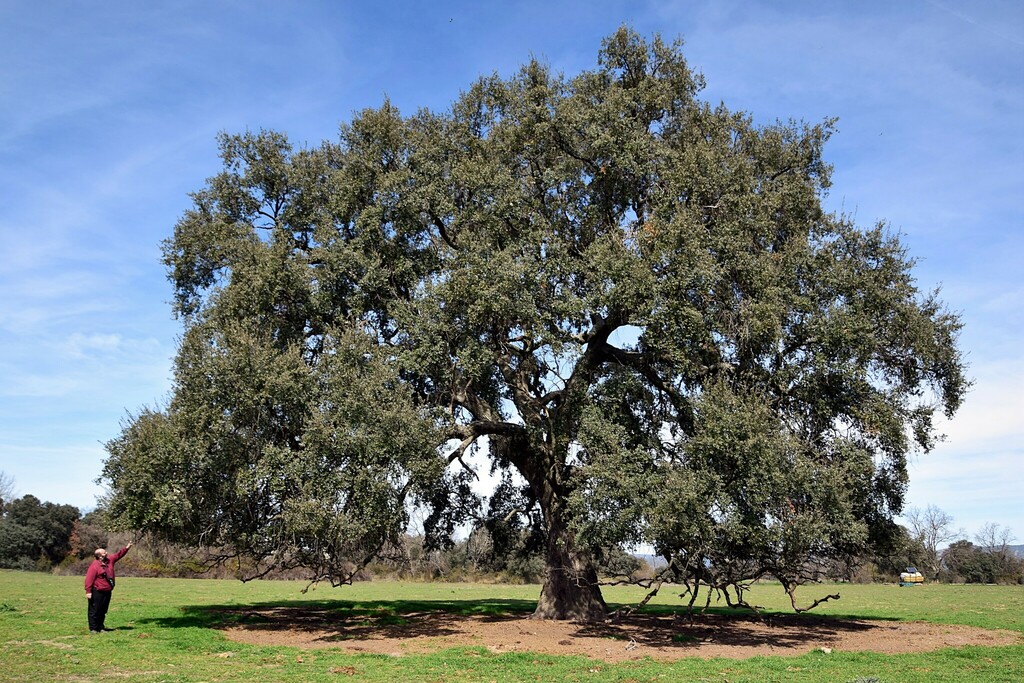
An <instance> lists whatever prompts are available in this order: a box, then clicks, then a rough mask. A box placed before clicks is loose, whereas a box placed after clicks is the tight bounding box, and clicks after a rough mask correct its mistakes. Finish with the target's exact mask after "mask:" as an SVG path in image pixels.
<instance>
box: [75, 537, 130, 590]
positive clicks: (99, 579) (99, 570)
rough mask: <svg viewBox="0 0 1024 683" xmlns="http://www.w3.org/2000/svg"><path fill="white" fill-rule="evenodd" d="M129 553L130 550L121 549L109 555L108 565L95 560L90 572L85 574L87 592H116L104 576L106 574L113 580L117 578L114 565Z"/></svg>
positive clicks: (90, 566)
mask: <svg viewBox="0 0 1024 683" xmlns="http://www.w3.org/2000/svg"><path fill="white" fill-rule="evenodd" d="M127 552H128V548H121V549H120V550H118V551H117V552H116V553H114V554H113V555H107V563H106V564H104V563H102V562H100V561H99V560H93V561H92V564H90V565H89V570H88V571H87V572H85V592H86V593H92V592H93V591H94V590H96V591H112V590H114V587H113V586H111V585H110V582H109V581H107V579H106V578H104V576H103V575H104V574H106V576H107V577H109V578H111V579H113V578H115V577H114V563H115V562H117V561H118V560H120V559H121V558H122V557H124V556H125V553H127ZM104 570H105V571H104Z"/></svg>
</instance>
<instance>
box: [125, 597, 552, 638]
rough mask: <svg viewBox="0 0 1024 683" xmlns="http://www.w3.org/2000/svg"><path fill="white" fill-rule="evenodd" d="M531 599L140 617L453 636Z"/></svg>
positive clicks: (177, 623) (288, 606)
mask: <svg viewBox="0 0 1024 683" xmlns="http://www.w3.org/2000/svg"><path fill="white" fill-rule="evenodd" d="M536 606H537V603H536V602H534V601H532V600H513V599H494V600H360V601H351V600H318V601H306V600H304V601H290V600H280V601H272V602H254V603H250V604H245V605H238V604H232V605H187V606H184V607H182V608H181V614H180V615H177V616H174V617H159V618H154V619H147V620H140V621H139V623H147V622H148V623H152V624H155V625H158V626H162V627H165V628H184V627H198V628H210V629H228V628H239V627H240V628H244V629H246V630H248V631H265V632H273V631H295V630H304V631H310V632H320V633H324V634H325V635H323V636H321V637H320V638H319V640H327V641H330V640H354V639H361V638H369V637H371V636H372V637H385V638H391V637H396V638H397V637H405V638H412V637H417V636H438V635H455V634H458V633H460V630H459V629H458V628H456V627H455V624H457V623H460V622H463V621H465V620H466V619H472V618H478V619H479V618H482V619H487V620H494V619H497V620H501V619H524V618H526V617H528V616H529V615H530V613H532V612H533V610H534V609H535V608H536Z"/></svg>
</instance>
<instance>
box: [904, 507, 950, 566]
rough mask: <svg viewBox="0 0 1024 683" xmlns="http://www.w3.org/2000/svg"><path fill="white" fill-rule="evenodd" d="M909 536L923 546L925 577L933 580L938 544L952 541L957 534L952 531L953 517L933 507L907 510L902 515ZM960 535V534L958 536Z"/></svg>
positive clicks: (937, 562) (937, 561)
mask: <svg viewBox="0 0 1024 683" xmlns="http://www.w3.org/2000/svg"><path fill="white" fill-rule="evenodd" d="M904 516H905V517H906V518H907V525H908V526H909V527H910V533H911V535H912V536H913V537H914V538H916V539H917V540H919V541H920V542H921V544H922V545H924V550H925V556H926V558H927V559H926V562H927V566H926V567H924V569H925V570H926V574H927V576H928V577H929V578H930V579H932V580H934V579H935V578H936V577H937V576H938V574H939V566H940V565H939V544H941V543H946V542H947V541H952V540H954V539H955V538H956V537H957V535H958V532H957V531H954V530H953V516H952V515H951V514H949V513H948V512H946V511H944V510H941V509H940V508H938V507H936V506H935V505H929V506H928V507H927V508H925V509H924V510H922V509H921V508H918V507H912V508H908V509H907V511H906V512H905V513H904ZM960 535H962V534H960Z"/></svg>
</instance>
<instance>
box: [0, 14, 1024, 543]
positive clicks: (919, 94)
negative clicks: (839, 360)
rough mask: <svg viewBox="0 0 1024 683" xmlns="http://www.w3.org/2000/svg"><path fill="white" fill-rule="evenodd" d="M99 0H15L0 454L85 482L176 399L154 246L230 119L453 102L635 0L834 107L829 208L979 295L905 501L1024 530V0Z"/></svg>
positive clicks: (54, 491) (795, 98)
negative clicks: (965, 382)
mask: <svg viewBox="0 0 1024 683" xmlns="http://www.w3.org/2000/svg"><path fill="white" fill-rule="evenodd" d="M370 5H371V3H356V2H327V1H323V2H260V1H256V2H241V1H239V2H209V1H202V2H187V1H185V2H164V3H139V2H122V1H120V0H113V1H108V2H103V3H83V2H59V1H51V2H45V3H43V2H34V1H28V0H13V1H12V0H0V207H2V211H0V470H2V471H4V472H6V473H7V474H8V475H10V476H13V478H14V480H15V484H16V489H17V491H18V493H20V494H27V493H31V494H34V495H36V496H38V497H39V498H41V499H44V500H50V501H54V502H59V503H70V504H73V505H77V506H79V507H81V508H83V509H88V508H92V507H94V506H95V502H96V496H97V495H98V494H99V493H100V492H101V491H100V488H99V487H98V486H97V485H96V484H95V482H94V480H95V479H96V477H97V476H98V475H99V473H100V469H101V467H102V462H103V459H104V457H105V452H104V450H103V446H102V444H103V442H105V441H106V440H108V439H110V438H112V437H114V436H116V435H117V433H118V431H119V424H120V422H121V421H122V420H123V419H124V418H125V416H126V415H127V413H128V412H130V411H136V410H137V409H138V408H140V407H141V406H143V405H154V404H157V403H159V402H160V401H161V400H163V399H164V398H165V397H166V396H167V393H168V391H169V389H170V375H171V370H170V368H171V359H172V357H173V355H174V352H175V346H176V340H177V335H178V334H179V331H180V329H179V326H178V323H177V322H176V321H174V320H173V319H172V317H171V312H170V307H169V305H168V304H167V301H168V300H169V299H170V296H171V290H170V286H169V284H168V282H167V280H166V277H165V273H164V270H163V267H162V266H161V265H160V263H159V249H160V242H161V240H163V239H165V238H166V237H168V236H169V235H170V234H171V231H172V229H173V226H174V223H175V221H176V220H177V218H178V217H179V216H180V215H181V213H182V212H183V211H184V210H185V209H186V208H187V207H188V205H189V198H188V193H189V192H191V191H194V190H198V189H199V188H200V187H201V186H202V184H203V181H204V179H205V178H207V177H209V176H211V175H213V174H214V173H215V172H217V170H218V163H219V162H218V158H217V149H216V143H215V136H216V134H217V133H218V132H219V131H227V132H240V131H244V130H246V129H251V130H257V129H260V128H267V129H278V130H282V131H284V132H286V133H288V135H289V136H290V138H291V139H292V140H293V141H294V142H296V143H298V144H303V143H308V144H317V143H319V142H320V140H322V139H325V138H334V137H335V134H336V131H337V127H338V124H339V123H340V122H341V121H344V120H347V119H349V118H350V116H351V114H352V112H353V111H356V110H359V109H362V108H364V107H371V106H377V105H379V104H380V103H381V101H382V100H383V98H384V97H385V96H388V97H390V98H391V100H392V102H393V103H394V104H396V105H397V106H398V107H400V108H401V109H402V110H403V111H404V112H406V113H412V112H413V111H415V110H416V109H417V108H420V107H429V108H432V109H444V108H445V107H446V106H447V105H448V104H449V103H450V102H451V100H452V99H453V98H454V97H456V96H457V95H458V93H459V92H460V90H463V89H465V88H466V87H468V86H469V84H470V83H471V82H472V81H473V79H475V78H476V77H477V76H480V75H484V74H489V73H492V72H495V71H497V72H499V73H501V74H505V75H508V74H510V73H511V72H512V71H513V70H514V69H515V68H516V66H517V65H519V64H521V63H522V62H523V61H525V60H526V59H528V58H529V57H530V56H533V55H535V56H538V57H540V58H542V59H544V60H545V61H547V62H548V63H550V64H551V65H552V66H553V67H554V68H555V69H557V70H561V71H564V72H565V73H567V74H572V73H575V72H577V71H579V70H581V69H584V68H588V67H591V66H593V65H594V63H595V57H596V53H597V49H598V46H599V44H600V40H601V38H602V37H603V36H606V35H608V34H609V33H611V32H612V31H614V30H615V28H616V27H617V26H618V25H619V24H621V23H624V22H625V23H628V24H630V25H632V26H633V27H634V28H635V29H636V30H638V31H640V32H641V33H643V34H647V35H649V34H651V33H653V32H660V33H661V34H662V35H663V36H665V37H667V38H675V37H682V38H683V39H684V41H685V43H686V47H685V48H684V52H685V54H686V56H687V58H688V60H689V61H690V63H691V65H692V66H694V67H695V68H697V69H698V70H700V71H702V72H703V73H704V75H705V77H706V79H707V82H708V87H707V89H706V90H705V92H704V97H705V98H706V99H709V100H711V101H712V102H718V101H724V102H725V103H726V104H727V105H728V106H729V107H730V108H733V109H743V110H747V111H749V112H751V113H752V114H753V115H754V117H755V119H756V120H758V121H761V122H768V121H772V120H774V119H776V118H781V119H789V118H795V119H802V120H806V121H809V122H817V121H820V120H822V119H824V118H826V117H830V116H837V117H839V124H838V128H839V133H838V134H837V135H835V136H834V137H833V138H832V141H831V142H830V143H829V145H828V147H827V149H826V156H827V158H828V160H829V161H830V162H832V163H833V164H834V165H835V172H834V175H833V188H832V191H831V193H830V195H829V196H828V198H827V204H828V206H829V208H831V209H833V210H842V211H846V212H849V213H851V214H853V215H854V216H855V217H856V219H857V220H858V222H860V223H861V224H863V225H871V224H873V223H875V222H876V221H878V220H883V219H884V220H887V221H888V222H889V223H890V224H891V226H892V228H893V229H894V230H897V231H899V232H900V233H902V234H903V236H904V240H905V242H906V244H907V245H908V247H909V249H910V252H911V253H912V254H913V255H914V256H916V257H918V258H919V259H920V263H919V265H918V268H917V274H918V280H919V283H920V285H921V287H922V289H931V288H933V287H936V286H941V287H942V296H943V298H944V300H945V301H946V302H947V303H948V304H949V307H950V308H951V309H953V310H955V311H958V312H960V313H961V314H962V316H963V318H964V321H965V324H966V327H965V329H964V332H963V335H962V338H961V342H962V347H963V349H964V351H965V353H966V354H967V357H968V359H969V362H970V364H971V370H970V373H971V375H972V377H973V378H974V380H975V382H976V384H975V387H974V389H973V391H972V393H971V395H970V396H969V397H968V400H967V403H966V404H965V406H964V408H963V409H962V411H961V412H960V413H959V414H958V415H957V417H956V418H955V419H954V420H953V421H952V422H950V423H948V424H944V425H943V431H944V432H945V433H946V434H947V435H948V439H947V441H946V442H945V443H943V444H942V445H941V446H939V447H938V448H937V449H936V450H935V451H934V452H932V453H930V454H927V455H922V456H919V457H915V458H914V459H913V461H912V463H911V466H910V474H911V485H910V491H909V503H910V504H911V505H916V506H919V507H925V506H927V505H937V506H938V507H940V508H942V509H943V510H945V511H947V512H949V513H950V514H952V515H953V517H954V518H955V525H956V526H958V527H963V528H965V529H966V531H967V532H968V534H972V533H973V532H975V531H976V530H977V529H978V528H979V527H980V526H981V525H982V524H984V523H986V522H996V523H998V524H1002V525H1004V526H1009V527H1011V528H1012V529H1013V530H1014V531H1015V532H1016V534H1017V535H1018V536H1019V537H1024V505H1022V504H1021V494H1020V490H1021V488H1022V481H1024V477H1022V473H1021V470H1022V469H1024V419H1022V416H1024V400H1022V398H1021V396H1022V394H1021V388H1022V387H1024V324H1022V322H1024V315H1022V314H1024V276H1022V274H1021V270H1022V266H1024V257H1022V253H1024V237H1022V231H1021V230H1020V227H1021V224H1022V219H1024V208H1022V206H1024V203H1022V200H1024V132H1022V130H1024V3H1020V2H1016V1H1006V2H991V1H985V0H982V1H981V2H976V3H958V2H957V3H954V2H952V1H948V2H947V1H946V0H934V1H930V0H909V1H907V2H901V3H892V2H879V3H872V2H860V3H842V2H827V1H823V0H817V1H815V2H778V3H769V2H763V3H758V2H713V1H710V0H709V1H690V2H685V1H679V2H670V1H662V2H610V1H601V0H591V1H588V2H557V1H555V0H547V1H545V2H532V1H530V2H509V3H500V4H499V3H494V4H493V6H491V5H490V4H488V3H483V2H479V1H477V2H439V1H435V2H430V3H427V2H392V3H382V6H375V7H372V8H370Z"/></svg>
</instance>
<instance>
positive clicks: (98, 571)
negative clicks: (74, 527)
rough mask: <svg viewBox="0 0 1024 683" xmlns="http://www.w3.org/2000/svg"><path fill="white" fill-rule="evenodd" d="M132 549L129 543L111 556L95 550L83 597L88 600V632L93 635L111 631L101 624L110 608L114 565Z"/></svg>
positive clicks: (86, 573)
mask: <svg viewBox="0 0 1024 683" xmlns="http://www.w3.org/2000/svg"><path fill="white" fill-rule="evenodd" d="M131 547H132V544H131V543H129V544H128V545H126V546H125V547H123V548H121V549H120V550H118V551H117V552H116V553H114V554H113V555H107V551H106V550H104V549H103V548H96V552H95V553H93V554H94V555H95V556H96V559H95V560H93V561H92V564H90V565H89V570H88V571H87V572H85V597H86V598H88V600H89V630H90V631H92V632H93V633H101V632H103V631H112V630H113V629H109V628H106V626H104V624H103V622H104V620H105V619H106V618H107V609H108V608H109V607H110V594H111V592H112V591H113V590H114V564H115V563H116V562H117V561H118V560H120V559H121V558H122V557H124V556H125V554H126V553H127V552H128V549H129V548H131Z"/></svg>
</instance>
